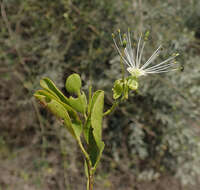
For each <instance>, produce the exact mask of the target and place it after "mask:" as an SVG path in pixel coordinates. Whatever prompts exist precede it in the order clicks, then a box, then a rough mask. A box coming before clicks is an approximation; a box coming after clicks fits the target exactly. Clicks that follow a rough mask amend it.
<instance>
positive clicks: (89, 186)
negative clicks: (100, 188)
mask: <svg viewBox="0 0 200 190" xmlns="http://www.w3.org/2000/svg"><path fill="white" fill-rule="evenodd" d="M87 166H88V178H87V190H93V184H94V174H93V172H92V167H91V165H90V163H87Z"/></svg>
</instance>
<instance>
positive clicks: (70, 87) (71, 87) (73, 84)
mask: <svg viewBox="0 0 200 190" xmlns="http://www.w3.org/2000/svg"><path fill="white" fill-rule="evenodd" d="M81 86H82V83H81V78H80V76H79V75H78V74H76V73H74V74H72V75H70V76H69V77H68V78H67V80H66V83H65V88H66V90H67V91H68V92H69V93H75V94H77V95H78V94H80V89H81Z"/></svg>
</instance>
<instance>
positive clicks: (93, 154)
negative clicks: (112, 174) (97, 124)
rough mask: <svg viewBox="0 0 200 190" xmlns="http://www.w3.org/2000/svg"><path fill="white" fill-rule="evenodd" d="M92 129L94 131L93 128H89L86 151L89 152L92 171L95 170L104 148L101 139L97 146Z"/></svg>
mask: <svg viewBox="0 0 200 190" xmlns="http://www.w3.org/2000/svg"><path fill="white" fill-rule="evenodd" d="M93 131H94V129H93V128H89V145H88V153H89V156H90V160H91V163H92V167H93V172H95V170H96V168H97V165H98V163H99V161H100V158H101V155H102V152H103V149H104V143H103V142H102V141H101V142H100V144H99V145H100V146H97V143H96V141H95V138H94V133H93Z"/></svg>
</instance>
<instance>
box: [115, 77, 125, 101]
mask: <svg viewBox="0 0 200 190" xmlns="http://www.w3.org/2000/svg"><path fill="white" fill-rule="evenodd" d="M112 91H113V99H115V100H116V99H118V98H119V97H120V96H121V95H122V93H123V82H122V80H116V81H115V83H114V86H113V88H112Z"/></svg>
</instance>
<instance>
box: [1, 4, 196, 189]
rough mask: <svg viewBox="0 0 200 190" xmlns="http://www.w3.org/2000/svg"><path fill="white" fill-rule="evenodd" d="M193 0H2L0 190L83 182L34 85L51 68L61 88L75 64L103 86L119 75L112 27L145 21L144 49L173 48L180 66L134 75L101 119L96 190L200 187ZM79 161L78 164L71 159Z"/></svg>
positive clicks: (68, 143)
mask: <svg viewBox="0 0 200 190" xmlns="http://www.w3.org/2000/svg"><path fill="white" fill-rule="evenodd" d="M199 20H200V1H199V0H173V1H172V0H144V1H142V0H123V1H122V0H109V1H108V0H93V1H92V0H84V1H81V0H54V1H51V0H44V1H36V0H4V1H3V0H1V19H0V77H1V80H0V89H1V90H0V99H1V101H0V113H1V114H0V121H1V125H0V189H1V190H13V189H15V190H22V189H24V190H26V189H27V190H35V189H43V190H48V189H59V190H64V189H65V190H66V189H67V190H70V189H84V187H85V183H86V181H85V178H84V177H83V176H84V171H83V169H82V157H81V155H80V153H79V152H78V149H77V147H76V143H75V142H74V140H73V139H72V138H71V137H70V136H69V135H68V134H67V133H65V130H63V129H62V127H61V126H60V123H57V122H56V121H55V118H53V117H52V115H51V114H50V113H48V112H46V111H45V110H44V109H43V108H42V107H41V106H39V105H38V104H37V103H36V102H35V100H34V98H33V92H34V91H35V90H36V89H38V88H39V80H40V79H41V78H42V77H44V76H48V77H49V78H51V79H52V80H53V81H55V83H56V85H57V86H59V87H60V89H62V91H63V92H64V93H65V94H66V91H65V89H64V83H65V79H66V77H67V76H68V75H69V74H71V73H74V72H76V73H79V74H80V75H81V78H82V79H83V80H84V88H85V90H87V89H88V85H89V83H90V81H93V82H92V83H93V86H94V88H95V89H104V90H105V91H106V97H105V101H106V108H108V107H109V106H110V105H111V102H112V91H111V88H112V84H113V82H114V81H115V80H116V79H117V78H119V77H120V65H119V57H118V56H117V53H116V51H115V49H114V46H113V42H112V38H111V34H112V32H115V31H116V30H117V29H118V28H120V29H121V31H123V32H126V31H127V28H128V27H130V28H131V30H132V31H133V38H134V39H135V40H137V38H138V35H139V34H140V33H141V32H145V31H146V30H150V32H151V35H150V36H151V38H150V40H149V43H148V44H147V46H146V48H145V53H144V58H146V59H147V58H148V56H150V55H151V53H152V52H153V51H154V50H155V49H156V48H157V47H158V46H159V45H160V44H163V45H164V47H165V48H164V51H163V54H162V56H161V57H159V58H158V60H157V61H161V60H163V59H165V58H166V56H167V55H170V54H171V53H173V52H179V53H180V56H179V58H178V61H179V62H180V63H181V64H182V65H183V66H184V71H183V72H178V73H177V72H176V73H169V74H162V75H153V76H148V77H145V78H141V80H140V90H139V92H138V94H136V95H131V96H130V98H129V102H127V103H125V104H123V105H121V106H120V108H118V109H117V110H116V112H115V113H114V114H113V115H112V116H111V117H109V118H107V119H105V120H104V140H105V143H106V147H105V151H104V155H103V161H102V163H101V165H100V167H99V169H98V172H97V176H96V178H97V181H96V184H95V189H110V190H112V189H119V190H125V189H126V190H129V189H130V190H133V189H138V190H145V189H148V190H151V189H152V190H157V189H159V190H166V189H168V187H169V186H170V189H172V190H173V189H174V190H178V189H187V190H188V189H189V190H190V189H191V190H197V189H199V188H198V187H199V184H200V181H199V180H200V179H199V178H200V177H199V176H200V165H199V163H200V128H199V127H200V125H199V124H200V119H199V118H200V117H199V115H200V101H199V100H200V87H199V85H200V75H199V74H200V64H199V60H200V21H199ZM77 163H78V164H77Z"/></svg>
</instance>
